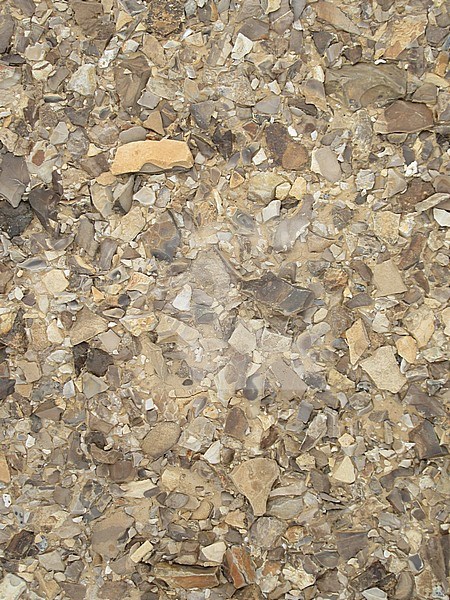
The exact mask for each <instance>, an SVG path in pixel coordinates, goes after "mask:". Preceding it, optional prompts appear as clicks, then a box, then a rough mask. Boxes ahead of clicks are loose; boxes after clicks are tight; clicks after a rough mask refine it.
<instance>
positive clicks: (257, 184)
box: [248, 171, 285, 204]
mask: <svg viewBox="0 0 450 600" xmlns="http://www.w3.org/2000/svg"><path fill="white" fill-rule="evenodd" d="M283 181H285V179H284V178H283V177H282V176H281V175H278V173H273V172H272V171H264V172H260V173H255V174H254V175H252V176H251V177H250V179H249V188H248V197H249V199H250V200H256V201H258V202H262V203H264V204H268V203H269V202H270V201H271V200H273V199H274V198H275V189H276V187H277V186H278V185H280V183H283Z"/></svg>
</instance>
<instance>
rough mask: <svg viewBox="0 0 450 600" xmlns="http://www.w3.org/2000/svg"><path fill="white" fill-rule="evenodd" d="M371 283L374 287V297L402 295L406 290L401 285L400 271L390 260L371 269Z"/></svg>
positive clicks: (402, 284)
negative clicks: (372, 282)
mask: <svg viewBox="0 0 450 600" xmlns="http://www.w3.org/2000/svg"><path fill="white" fill-rule="evenodd" d="M372 271H373V281H374V284H375V285H376V288H377V289H376V296H377V297H382V296H391V295H395V294H403V292H406V290H407V289H408V288H407V287H406V286H405V284H404V283H403V280H402V277H401V275H400V271H399V270H398V268H397V266H396V264H395V263H394V262H393V261H392V260H386V261H385V262H383V263H380V264H378V265H374V266H373V267H372Z"/></svg>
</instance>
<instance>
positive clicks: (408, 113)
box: [374, 100, 434, 133]
mask: <svg viewBox="0 0 450 600" xmlns="http://www.w3.org/2000/svg"><path fill="white" fill-rule="evenodd" d="M433 125H434V119H433V113H432V111H431V110H430V109H429V108H428V106H426V104H419V103H418V102H405V101H404V100H397V101H396V102H394V103H393V104H391V105H390V106H388V107H387V108H386V109H385V110H384V113H383V115H382V117H380V119H379V120H378V121H377V122H376V123H375V124H374V131H376V132H377V133H414V132H417V131H423V130H424V129H431V128H432V127H433Z"/></svg>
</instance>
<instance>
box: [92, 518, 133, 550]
mask: <svg viewBox="0 0 450 600" xmlns="http://www.w3.org/2000/svg"><path fill="white" fill-rule="evenodd" d="M133 522H134V520H133V519H132V517H130V516H129V515H127V514H126V513H125V512H124V511H123V510H120V509H119V510H111V511H110V514H109V515H108V516H107V517H106V518H104V519H101V520H97V521H94V524H93V526H92V536H91V546H92V550H93V551H94V552H96V553H97V554H100V556H102V557H103V559H111V558H115V557H116V556H117V555H118V554H119V551H120V547H119V540H123V537H124V535H125V532H126V531H127V530H128V529H129V527H131V525H133Z"/></svg>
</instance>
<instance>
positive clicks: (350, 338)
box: [345, 319, 370, 365]
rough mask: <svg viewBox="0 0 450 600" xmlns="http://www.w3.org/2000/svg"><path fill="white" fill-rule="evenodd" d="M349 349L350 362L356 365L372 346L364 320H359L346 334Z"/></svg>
mask: <svg viewBox="0 0 450 600" xmlns="http://www.w3.org/2000/svg"><path fill="white" fill-rule="evenodd" d="M345 337H346V338H347V343H348V349H349V352H350V362H351V363H352V365H354V364H356V363H357V362H358V360H359V359H360V358H361V356H362V355H363V354H364V352H365V351H366V350H367V348H368V347H369V345H370V340H369V336H368V335H367V331H366V328H365V327H364V322H363V320H362V319H358V321H356V323H354V324H353V325H352V326H351V327H350V329H347V331H346V332H345Z"/></svg>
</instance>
